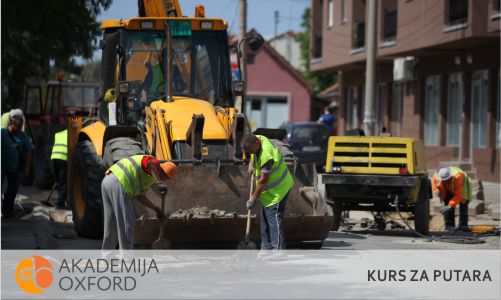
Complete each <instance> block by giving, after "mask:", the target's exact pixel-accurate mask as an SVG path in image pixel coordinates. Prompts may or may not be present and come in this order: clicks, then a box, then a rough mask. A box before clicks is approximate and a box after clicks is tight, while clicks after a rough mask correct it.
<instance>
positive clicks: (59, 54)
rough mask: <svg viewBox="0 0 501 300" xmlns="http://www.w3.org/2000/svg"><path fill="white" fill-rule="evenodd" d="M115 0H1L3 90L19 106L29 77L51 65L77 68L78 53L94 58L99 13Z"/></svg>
mask: <svg viewBox="0 0 501 300" xmlns="http://www.w3.org/2000/svg"><path fill="white" fill-rule="evenodd" d="M111 2H112V0H46V1H41V0H8V1H2V89H4V88H7V90H8V93H5V91H3V93H2V94H3V95H7V99H2V100H3V102H4V103H5V102H7V103H5V104H10V105H16V106H19V104H20V102H21V101H22V98H23V90H24V86H25V83H26V82H27V80H32V79H47V77H48V76H49V74H50V72H51V68H52V69H65V68H67V69H74V68H75V63H74V59H73V57H74V56H81V57H83V58H91V57H92V53H93V51H94V50H95V49H96V44H97V37H98V36H99V34H100V28H99V23H98V22H97V20H96V17H97V16H98V15H99V13H100V12H101V11H102V10H103V9H104V10H106V9H108V8H109V7H110V5H111Z"/></svg>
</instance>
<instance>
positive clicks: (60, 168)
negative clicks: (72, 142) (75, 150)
mask: <svg viewBox="0 0 501 300" xmlns="http://www.w3.org/2000/svg"><path fill="white" fill-rule="evenodd" d="M50 159H51V160H52V166H53V168H54V175H55V177H56V183H57V185H58V195H57V202H56V208H58V209H64V208H65V207H66V197H67V196H68V190H67V188H66V179H67V176H68V172H67V170H68V130H66V129H65V130H63V131H60V132H57V133H56V135H55V136H54V146H52V154H51V156H50Z"/></svg>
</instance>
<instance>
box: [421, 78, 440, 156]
mask: <svg viewBox="0 0 501 300" xmlns="http://www.w3.org/2000/svg"><path fill="white" fill-rule="evenodd" d="M439 116H440V76H439V75H436V76H430V77H428V78H426V88H425V104H424V142H425V144H426V145H428V146H438V144H439V138H440V135H439V134H440V125H439Z"/></svg>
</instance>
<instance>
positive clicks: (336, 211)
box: [331, 201, 343, 231]
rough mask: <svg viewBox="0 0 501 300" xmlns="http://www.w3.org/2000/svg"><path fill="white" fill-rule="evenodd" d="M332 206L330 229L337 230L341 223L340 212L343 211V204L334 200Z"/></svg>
mask: <svg viewBox="0 0 501 300" xmlns="http://www.w3.org/2000/svg"><path fill="white" fill-rule="evenodd" d="M331 207H332V228H331V230H332V231H338V229H339V226H340V225H341V219H342V218H343V217H342V213H343V205H342V203H341V202H339V201H334V202H333V203H332V205H331Z"/></svg>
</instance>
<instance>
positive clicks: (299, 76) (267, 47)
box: [247, 29, 313, 93]
mask: <svg viewBox="0 0 501 300" xmlns="http://www.w3.org/2000/svg"><path fill="white" fill-rule="evenodd" d="M254 33H257V31H256V30H255V29H251V30H250V31H249V32H248V33H247V36H249V35H251V34H254ZM247 49H248V52H247V53H248V54H250V55H255V54H257V53H258V52H259V51H267V52H268V53H269V54H270V56H271V57H272V58H273V59H274V60H275V61H276V62H277V63H278V64H279V65H280V66H282V67H283V68H284V69H285V70H286V71H287V72H288V73H290V74H291V75H292V76H293V77H294V78H295V79H296V80H297V81H298V82H299V83H300V84H301V85H303V86H304V87H306V88H307V89H308V92H309V93H311V92H312V91H313V86H312V85H311V83H310V82H309V81H308V80H307V79H306V77H304V76H303V74H301V73H300V72H299V71H298V70H296V68H294V67H293V66H292V65H291V64H290V63H289V62H288V61H287V60H286V59H285V58H284V57H283V56H282V55H281V54H280V53H278V51H277V50H275V49H274V48H273V47H272V46H271V45H270V42H269V41H264V43H263V45H262V46H261V48H260V49H258V50H257V51H256V52H252V51H251V50H250V49H249V48H247Z"/></svg>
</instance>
